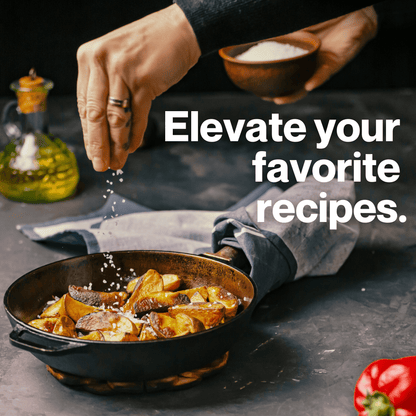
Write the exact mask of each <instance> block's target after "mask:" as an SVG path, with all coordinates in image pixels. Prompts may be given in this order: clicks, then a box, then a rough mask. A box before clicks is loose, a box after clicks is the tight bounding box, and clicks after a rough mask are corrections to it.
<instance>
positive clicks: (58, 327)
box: [52, 315, 77, 338]
mask: <svg viewBox="0 0 416 416" xmlns="http://www.w3.org/2000/svg"><path fill="white" fill-rule="evenodd" d="M52 333H53V334H56V335H62V336H64V337H70V338H76V337H77V332H76V331H75V324H74V321H73V320H72V319H71V318H70V317H69V316H66V315H62V316H60V317H59V318H58V320H57V321H56V324H55V326H54V327H53V331H52Z"/></svg>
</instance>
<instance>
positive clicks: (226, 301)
mask: <svg viewBox="0 0 416 416" xmlns="http://www.w3.org/2000/svg"><path fill="white" fill-rule="evenodd" d="M208 299H209V301H210V302H219V303H222V304H223V305H224V306H225V317H226V318H231V317H233V316H235V315H236V314H237V309H238V299H237V296H234V295H233V294H232V293H230V292H228V291H227V290H225V289H224V288H222V287H220V286H209V287H208Z"/></svg>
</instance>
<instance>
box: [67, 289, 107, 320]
mask: <svg viewBox="0 0 416 416" xmlns="http://www.w3.org/2000/svg"><path fill="white" fill-rule="evenodd" d="M65 310H66V313H67V315H68V316H69V317H70V318H71V319H72V320H73V321H74V322H77V321H78V320H79V319H80V318H82V317H83V316H85V315H88V314H90V313H93V312H98V311H100V309H98V308H95V307H94V306H89V305H86V304H85V303H82V302H80V301H78V300H76V299H74V298H73V297H72V296H70V295H69V294H67V295H66V296H65Z"/></svg>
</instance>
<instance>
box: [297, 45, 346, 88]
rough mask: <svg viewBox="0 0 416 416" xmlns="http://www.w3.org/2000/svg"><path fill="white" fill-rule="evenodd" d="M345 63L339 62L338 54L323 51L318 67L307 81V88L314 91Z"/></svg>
mask: <svg viewBox="0 0 416 416" xmlns="http://www.w3.org/2000/svg"><path fill="white" fill-rule="evenodd" d="M342 66H343V64H342V63H340V62H338V60H337V57H336V55H334V54H333V53H330V52H322V53H321V54H320V56H319V59H318V68H317V70H316V71H315V73H314V74H313V75H312V77H311V78H310V79H309V80H308V81H307V82H306V83H305V90H307V91H312V90H314V89H315V88H318V87H320V86H321V85H322V84H324V83H325V82H326V81H328V80H329V78H331V77H332V75H334V74H335V73H337V72H338V71H339V70H340V69H341V68H342Z"/></svg>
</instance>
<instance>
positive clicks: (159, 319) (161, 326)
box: [149, 312, 180, 338]
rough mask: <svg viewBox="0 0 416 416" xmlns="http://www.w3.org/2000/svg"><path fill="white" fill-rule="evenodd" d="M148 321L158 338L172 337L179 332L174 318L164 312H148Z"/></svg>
mask: <svg viewBox="0 0 416 416" xmlns="http://www.w3.org/2000/svg"><path fill="white" fill-rule="evenodd" d="M149 323H150V325H151V326H152V328H153V330H154V331H155V332H156V334H157V335H158V337H159V338H172V337H174V336H176V335H178V333H180V331H179V330H178V325H177V323H176V319H175V318H172V317H171V316H170V315H168V314H165V313H156V312H150V314H149Z"/></svg>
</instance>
